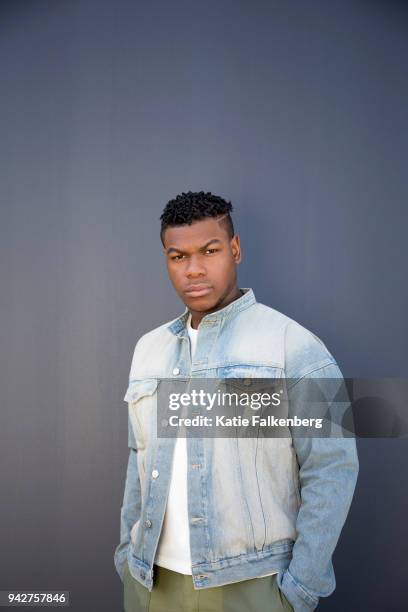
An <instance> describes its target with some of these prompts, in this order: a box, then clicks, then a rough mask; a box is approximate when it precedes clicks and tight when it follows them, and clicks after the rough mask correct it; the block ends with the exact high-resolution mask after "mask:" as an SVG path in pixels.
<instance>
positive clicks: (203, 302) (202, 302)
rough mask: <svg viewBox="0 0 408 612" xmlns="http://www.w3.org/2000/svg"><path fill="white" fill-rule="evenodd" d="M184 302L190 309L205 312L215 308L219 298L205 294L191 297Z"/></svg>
mask: <svg viewBox="0 0 408 612" xmlns="http://www.w3.org/2000/svg"><path fill="white" fill-rule="evenodd" d="M184 303H185V305H186V306H187V307H188V308H189V309H190V310H195V311H196V312H204V311H206V310H210V309H211V308H214V307H215V305H216V304H217V300H214V298H212V299H211V300H210V299H208V296H206V295H203V297H196V298H190V299H189V300H188V301H186V302H184Z"/></svg>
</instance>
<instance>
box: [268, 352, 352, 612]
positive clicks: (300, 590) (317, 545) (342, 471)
mask: <svg viewBox="0 0 408 612" xmlns="http://www.w3.org/2000/svg"><path fill="white" fill-rule="evenodd" d="M304 376H306V377H307V378H317V379H319V383H318V384H319V387H320V389H321V390H322V392H323V394H324V397H325V398H326V400H327V406H326V409H329V410H330V402H331V400H333V399H334V397H335V394H336V391H337V389H338V385H337V384H334V385H333V380H332V379H334V378H341V379H343V377H342V374H341V372H340V370H339V368H338V366H337V364H336V362H335V361H334V360H332V361H331V362H330V363H327V362H326V365H323V366H320V367H317V368H315V369H312V371H310V372H309V373H306V374H303V375H302V377H304ZM325 378H327V379H328V380H327V384H325V381H324V379H325ZM330 380H331V383H330ZM301 388H302V385H299V384H298V383H297V382H295V383H294V384H293V385H292V388H291V390H290V391H289V390H288V399H289V405H290V412H293V414H297V415H302V406H303V408H304V402H303V404H302V392H301V390H299V389H301ZM335 410H338V408H337V407H335ZM337 416H338V415H337ZM293 446H294V448H295V451H296V455H297V461H298V465H299V482H300V488H301V506H300V508H299V513H298V516H297V521H296V531H297V538H296V541H295V544H294V546H293V551H292V560H291V562H290V565H289V567H288V568H287V569H286V570H285V571H284V572H281V573H280V574H279V576H278V584H279V587H280V588H281V589H282V591H283V593H284V595H285V596H286V597H287V599H288V600H289V601H290V603H291V604H292V606H293V608H294V610H295V612H310V611H311V610H314V609H315V608H316V606H317V604H318V601H319V597H327V596H328V595H330V594H331V593H332V592H333V591H334V589H335V586H336V581H335V576H334V569H333V565H332V555H333V552H334V550H335V547H336V545H337V542H338V539H339V536H340V532H341V530H342V527H343V525H344V523H345V520H346V517H347V514H348V511H349V508H350V504H351V501H352V497H353V493H354V489H355V485H356V480H357V474H358V468H359V463H358V457H357V449H356V442H355V439H354V438H344V437H343V438H342V437H332V438H330V437H326V438H322V437H320V438H319V437H307V438H300V437H296V436H294V437H293Z"/></svg>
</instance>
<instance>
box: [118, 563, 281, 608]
mask: <svg viewBox="0 0 408 612" xmlns="http://www.w3.org/2000/svg"><path fill="white" fill-rule="evenodd" d="M123 583H124V609H125V612H283V611H284V612H293V608H292V606H291V605H290V603H289V601H288V600H287V599H286V597H285V595H284V594H283V593H282V591H281V590H280V589H279V587H278V585H277V582H276V574H273V575H272V576H264V577H263V578H251V579H250V580H242V581H241V582H233V583H232V584H225V585H222V586H218V587H211V588H207V589H194V585H193V580H192V578H191V576H189V575H185V574H180V573H178V572H173V571H172V570H169V569H166V568H165V567H161V566H159V565H155V566H154V581H153V589H152V590H151V591H149V590H148V589H147V588H146V587H144V586H143V585H142V584H140V582H138V581H137V580H136V579H135V578H133V576H132V575H131V574H130V570H129V566H128V564H126V567H125V573H124V580H123Z"/></svg>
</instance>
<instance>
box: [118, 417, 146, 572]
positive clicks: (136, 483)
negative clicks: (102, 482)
mask: <svg viewBox="0 0 408 612" xmlns="http://www.w3.org/2000/svg"><path fill="white" fill-rule="evenodd" d="M128 446H129V448H130V451H129V459H128V464H127V470H126V481H125V492H124V495H123V503H122V507H121V511H120V543H119V544H118V546H117V547H116V549H115V553H114V562H115V567H116V571H117V572H118V574H119V576H120V578H121V580H122V581H123V572H124V568H125V566H126V563H127V553H128V547H129V543H130V531H131V529H132V527H133V525H134V524H135V523H136V521H137V520H139V518H140V514H141V491H140V479H139V470H138V467H137V447H136V440H135V437H134V433H133V428H132V425H131V422H130V418H129V416H128Z"/></svg>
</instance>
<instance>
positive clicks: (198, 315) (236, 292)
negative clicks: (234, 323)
mask: <svg viewBox="0 0 408 612" xmlns="http://www.w3.org/2000/svg"><path fill="white" fill-rule="evenodd" d="M242 295H244V292H243V291H241V289H239V287H236V286H235V287H234V288H233V289H232V290H231V291H230V292H229V293H228V294H227V295H226V296H225V297H224V298H223V299H222V300H221V301H220V302H219V303H218V304H216V306H214V308H211V309H210V310H207V311H204V312H198V311H196V310H191V309H190V313H191V321H190V323H191V327H192V328H193V329H197V328H198V326H199V324H200V321H201V319H202V318H203V317H205V315H207V314H211V313H212V312H216V311H217V310H221V308H225V306H228V304H231V302H234V301H235V300H237V299H238V298H240V297H241V296H242Z"/></svg>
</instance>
